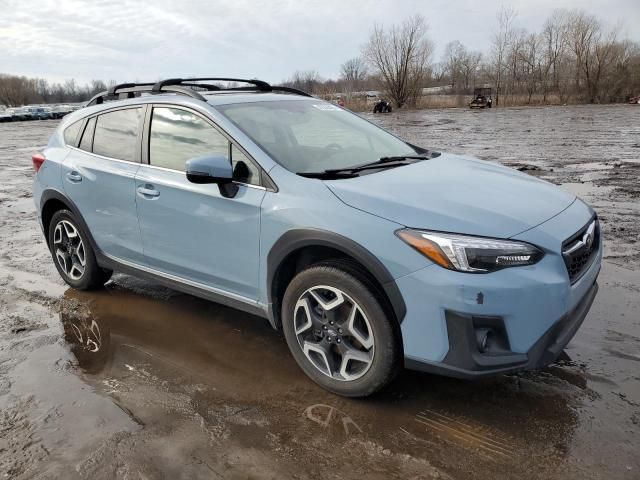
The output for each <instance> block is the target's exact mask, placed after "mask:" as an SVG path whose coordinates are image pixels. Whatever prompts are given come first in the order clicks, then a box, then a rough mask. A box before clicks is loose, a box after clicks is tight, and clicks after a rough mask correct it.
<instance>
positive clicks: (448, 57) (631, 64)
mask: <svg viewBox="0 0 640 480" xmlns="http://www.w3.org/2000/svg"><path fill="white" fill-rule="evenodd" d="M516 20H517V15H516V12H515V11H514V10H513V9H512V8H510V7H502V8H501V9H500V10H499V11H498V13H497V16H496V25H495V31H494V34H493V36H492V41H491V48H490V49H489V50H488V51H487V52H480V51H476V50H473V49H469V48H468V47H466V46H465V45H463V44H462V43H460V42H459V41H453V42H450V43H448V44H447V45H446V46H445V48H444V53H443V55H442V58H441V59H440V61H439V62H435V61H433V52H434V43H433V41H432V40H431V39H430V38H429V35H428V22H427V20H426V19H425V18H424V17H423V16H422V15H419V14H416V15H413V16H411V17H410V18H407V19H406V20H405V21H404V22H402V23H400V24H397V25H375V26H374V27H373V28H372V30H371V31H370V33H369V38H368V40H367V41H366V42H365V44H364V45H363V46H362V48H361V54H360V56H358V57H355V58H352V59H349V60H347V61H345V62H344V63H343V64H342V65H341V68H340V75H339V77H338V78H335V79H323V78H322V77H321V76H320V75H319V74H318V72H317V71H315V70H311V71H297V72H295V73H294V74H293V75H292V77H291V78H289V79H287V80H285V81H283V82H282V84H283V85H286V86H290V87H294V88H299V89H301V90H305V91H307V92H310V93H313V94H316V95H335V94H336V93H340V94H342V95H344V97H346V98H347V99H349V98H350V97H354V96H355V95H354V94H356V93H357V92H362V91H366V90H381V91H383V92H384V95H386V96H388V97H389V98H390V99H391V100H392V101H393V102H394V103H395V105H396V106H397V107H402V106H405V105H415V104H416V103H417V102H418V100H419V98H420V96H421V95H422V93H423V89H424V88H427V87H440V89H439V92H440V93H453V94H470V93H472V91H473V89H474V88H475V87H478V86H490V87H492V88H493V90H494V96H495V97H494V105H507V104H514V103H569V102H571V103H577V102H587V103H601V102H616V101H624V100H626V99H627V98H628V97H630V96H633V95H640V44H638V43H637V42H632V41H630V40H629V39H626V38H622V37H621V28H620V26H619V25H618V26H614V27H609V26H607V25H605V24H604V23H603V22H602V21H601V20H599V19H598V18H597V17H596V16H594V15H591V14H588V13H586V12H584V11H582V10H556V11H554V12H553V13H552V14H551V16H550V17H549V18H548V19H547V21H546V22H545V23H544V25H543V27H542V29H541V30H540V31H539V32H529V31H527V30H525V29H522V28H518V27H517V26H516ZM112 84H115V82H113V81H111V82H108V83H105V82H103V81H101V80H93V81H92V82H91V83H90V84H88V85H78V84H77V83H76V82H75V81H74V80H72V79H71V80H67V81H65V82H63V83H50V82H48V81H47V80H45V79H42V78H28V77H24V76H15V75H2V74H0V104H4V105H7V106H19V105H26V104H33V103H72V102H81V101H86V100H88V99H89V98H91V97H92V96H93V95H95V94H96V93H98V92H100V91H103V90H106V89H107V87H108V86H110V85H112Z"/></svg>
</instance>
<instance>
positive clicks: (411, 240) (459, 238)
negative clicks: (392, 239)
mask: <svg viewBox="0 0 640 480" xmlns="http://www.w3.org/2000/svg"><path fill="white" fill-rule="evenodd" d="M396 235H398V237H400V238H401V239H402V240H403V241H404V242H405V243H407V244H409V245H410V246H412V247H413V248H415V249H416V250H417V251H418V252H420V253H422V254H423V255H424V256H425V257H427V258H429V260H432V261H433V262H435V263H437V264H438V265H440V266H441V267H444V268H448V269H449V270H457V271H459V272H472V273H488V272H495V271H496V270H500V269H502V268H507V267H517V266H520V265H533V264H534V263H536V262H538V261H539V260H540V259H541V258H542V257H543V256H544V253H543V252H542V251H541V250H539V249H538V248H536V247H534V246H533V245H530V244H528V243H524V242H516V241H512V240H500V239H494V238H483V237H472V236H469V235H457V234H454V233H440V232H428V231H424V230H413V229H410V228H405V229H403V230H398V231H397V232H396Z"/></svg>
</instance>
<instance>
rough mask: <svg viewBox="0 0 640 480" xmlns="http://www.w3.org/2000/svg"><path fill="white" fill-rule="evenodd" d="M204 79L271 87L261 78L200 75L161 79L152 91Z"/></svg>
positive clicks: (263, 87)
mask: <svg viewBox="0 0 640 480" xmlns="http://www.w3.org/2000/svg"><path fill="white" fill-rule="evenodd" d="M205 81H209V82H210V81H214V82H239V83H248V84H249V85H254V86H256V87H257V89H258V90H260V91H262V92H271V91H272V88H271V85H269V84H268V83H267V82H263V81H262V80H256V79H253V80H247V79H245V78H222V77H201V78H169V79H167V80H161V81H159V82H158V83H156V84H155V85H154V86H153V91H154V92H159V91H160V90H162V87H164V86H167V85H181V84H184V83H189V84H192V83H193V82H205ZM218 90H227V89H224V88H220V87H218Z"/></svg>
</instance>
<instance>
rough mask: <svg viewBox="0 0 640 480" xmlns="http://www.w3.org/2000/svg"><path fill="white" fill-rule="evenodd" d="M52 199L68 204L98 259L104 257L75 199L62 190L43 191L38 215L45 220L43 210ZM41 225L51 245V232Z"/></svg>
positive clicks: (49, 189) (50, 189)
mask: <svg viewBox="0 0 640 480" xmlns="http://www.w3.org/2000/svg"><path fill="white" fill-rule="evenodd" d="M50 200H57V201H59V202H61V203H64V204H65V205H66V206H67V208H68V209H69V210H70V211H71V213H73V215H74V216H75V217H76V220H77V221H78V223H79V224H80V227H81V228H82V230H83V231H84V233H85V234H86V235H87V237H88V239H89V243H90V244H91V248H92V249H93V251H94V253H95V254H96V257H97V258H98V260H100V259H101V258H102V252H101V250H100V249H99V248H98V245H97V244H96V241H95V240H94V239H93V235H91V230H89V227H88V225H87V223H86V222H85V221H84V217H83V216H82V214H81V213H80V210H79V209H78V206H77V205H76V204H75V203H74V202H73V200H71V199H70V198H69V197H67V196H66V195H65V194H64V193H62V192H61V191H59V190H56V189H54V188H47V189H45V190H44V191H43V192H42V194H41V195H40V211H39V212H38V215H39V216H40V219H41V221H42V220H43V219H42V212H43V211H44V207H45V205H46V204H47V202H49V201H50ZM41 225H42V230H43V233H44V238H45V240H46V242H47V245H49V232H47V231H45V228H44V224H43V223H42V224H41ZM98 263H100V261H98Z"/></svg>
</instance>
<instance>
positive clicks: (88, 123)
mask: <svg viewBox="0 0 640 480" xmlns="http://www.w3.org/2000/svg"><path fill="white" fill-rule="evenodd" d="M227 80H230V79H217V78H213V79H171V80H165V81H161V82H158V83H155V84H123V85H117V86H115V87H113V88H111V89H110V90H109V91H107V92H103V93H101V94H99V95H97V96H96V97H94V98H93V99H92V100H91V101H90V102H89V106H87V107H86V108H83V109H81V110H79V111H76V112H74V113H72V114H70V115H68V116H67V117H65V118H64V120H63V121H62V123H61V124H60V126H59V128H58V129H57V130H56V132H55V133H54V134H53V136H52V137H51V139H50V141H49V144H48V146H47V147H46V148H45V149H44V150H43V152H42V153H38V154H35V155H34V156H33V158H32V161H33V164H34V168H35V170H36V175H35V183H34V199H35V202H36V206H37V211H38V212H39V217H40V223H41V226H42V228H43V230H44V233H45V236H46V240H47V244H48V246H49V248H50V250H51V254H52V257H53V261H54V263H55V266H56V268H57V269H58V271H59V273H60V275H61V276H62V278H63V279H64V280H65V281H66V282H67V283H68V284H69V285H71V286H72V287H74V288H78V289H90V288H96V287H99V286H101V285H103V284H104V283H105V282H107V281H108V279H109V278H110V276H111V274H112V272H113V271H114V270H116V271H119V272H123V273H126V274H132V275H137V276H141V277H146V278H149V279H152V280H154V281H156V282H159V283H161V284H165V285H167V286H170V287H172V288H174V289H177V290H180V291H183V292H187V293H190V294H193V295H197V296H201V297H204V298H208V299H212V300H214V301H216V302H219V303H222V304H225V305H228V306H232V307H235V308H238V309H241V310H244V311H247V312H250V313H252V314H255V315H258V316H261V317H265V318H267V319H268V320H269V322H270V323H271V325H272V326H273V327H274V328H276V329H280V330H282V331H283V333H284V336H285V338H286V342H287V344H288V346H289V349H290V350H291V353H292V355H293V357H294V359H295V360H296V362H297V363H298V364H299V366H300V367H301V369H302V370H303V371H304V372H305V373H306V374H307V375H308V376H309V377H311V379H313V380H314V381H315V382H317V383H318V384H320V385H321V386H322V387H324V388H326V389H327V390H330V391H332V392H335V393H337V394H341V395H346V396H365V395H368V394H371V393H372V392H374V391H376V390H378V389H379V388H381V387H382V386H384V385H385V384H387V383H388V382H389V381H390V380H391V379H392V378H393V376H394V374H395V373H396V372H397V371H398V369H399V368H401V367H402V366H405V367H407V368H411V369H417V370H422V371H426V372H435V373H439V374H444V375H449V376H454V377H459V378H476V377H482V376H486V375H495V374H500V373H510V372H515V371H519V370H523V369H531V368H539V367H542V366H545V365H547V364H549V363H551V362H553V361H555V360H556V359H557V358H558V357H559V355H560V354H561V353H562V351H563V349H564V347H565V346H566V344H567V343H568V342H569V340H570V339H571V338H572V337H573V335H574V334H575V332H576V330H577V329H578V328H579V326H580V325H581V323H582V321H583V319H584V318H585V316H586V314H587V312H588V310H589V308H590V307H591V304H592V302H593V299H594V297H595V295H596V291H597V283H596V278H597V276H598V272H599V270H600V263H601V258H602V241H601V234H600V228H599V224H598V219H597V217H596V214H595V212H594V211H593V210H592V209H591V208H590V207H589V206H588V205H586V204H585V203H584V202H583V201H581V200H580V199H578V198H576V197H575V196H574V195H572V194H570V193H567V192H565V191H563V190H561V189H560V188H557V187H555V186H553V185H551V184H549V183H547V182H544V181H542V180H539V179H537V178H534V177H531V176H528V175H526V174H523V173H520V172H517V171H514V170H512V169H509V168H506V167H503V166H500V165H496V164H494V163H489V162H484V161H479V160H475V159H472V158H468V157H464V156H458V155H451V154H446V153H438V152H435V151H432V150H428V149H425V148H421V147H418V146H415V145H411V144H409V143H407V142H406V141H403V140H401V139H400V138H398V137H396V136H394V135H392V134H391V133H389V132H387V131H385V130H382V129H381V128H379V127H377V126H375V125H373V124H371V123H369V122H368V121H366V120H365V119H363V118H361V117H359V116H358V115H355V114H353V113H351V112H349V111H348V110H345V109H343V108H340V107H339V106H337V105H334V104H331V103H328V102H325V101H322V100H320V99H317V98H313V97H310V96H309V95H306V94H305V93H304V92H300V91H297V90H293V89H290V88H285V87H275V86H271V85H269V84H267V83H265V82H261V81H259V80H249V81H244V82H245V83H244V84H243V85H245V86H240V87H238V86H237V85H238V83H235V84H231V85H229V84H228V83H227V84H225V83H222V82H225V81H227ZM176 321H179V319H176Z"/></svg>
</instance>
